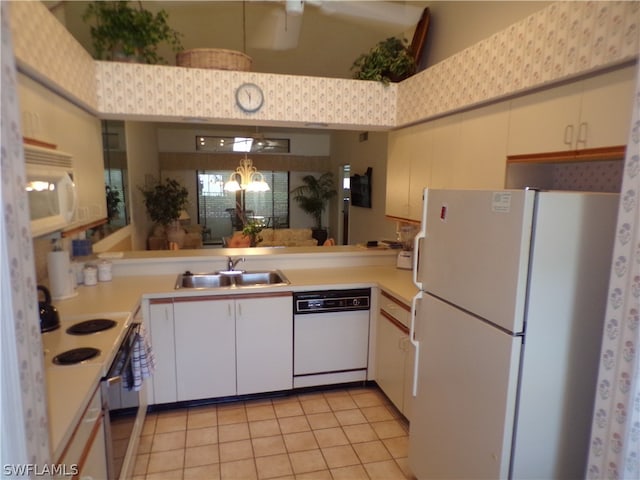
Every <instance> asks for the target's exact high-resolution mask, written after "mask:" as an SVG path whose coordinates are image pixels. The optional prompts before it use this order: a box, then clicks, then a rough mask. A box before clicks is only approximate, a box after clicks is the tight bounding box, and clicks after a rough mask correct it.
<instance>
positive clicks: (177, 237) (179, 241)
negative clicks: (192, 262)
mask: <svg viewBox="0 0 640 480" xmlns="http://www.w3.org/2000/svg"><path fill="white" fill-rule="evenodd" d="M165 231H166V232H167V241H168V242H169V244H171V243H174V244H175V245H176V246H177V247H178V248H182V247H183V246H184V237H185V236H186V232H185V231H184V228H182V226H181V225H180V222H179V221H178V220H174V221H173V222H171V223H170V224H168V225H167V226H166V228H165ZM169 248H171V245H170V246H169Z"/></svg>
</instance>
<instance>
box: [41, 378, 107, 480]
mask: <svg viewBox="0 0 640 480" xmlns="http://www.w3.org/2000/svg"><path fill="white" fill-rule="evenodd" d="M56 463H57V464H58V465H60V466H62V467H63V468H64V471H62V472H59V474H56V475H54V478H55V479H56V480H62V479H69V478H71V475H73V478H80V479H91V478H95V479H99V478H107V454H106V445H105V432H104V414H103V412H102V401H101V396H100V389H99V388H98V389H97V390H96V392H95V393H94V394H93V397H92V399H91V400H90V401H89V405H88V406H87V409H86V410H85V412H84V413H83V415H82V418H81V419H80V421H79V422H78V425H77V426H76V428H75V431H74V433H73V436H72V437H71V440H69V443H68V444H67V446H66V447H65V449H64V454H63V456H62V458H61V459H59V460H58V461H57V462H56Z"/></svg>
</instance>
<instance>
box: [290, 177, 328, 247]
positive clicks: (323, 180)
mask: <svg viewBox="0 0 640 480" xmlns="http://www.w3.org/2000/svg"><path fill="white" fill-rule="evenodd" d="M302 182H303V185H300V186H299V187H296V188H294V189H293V190H291V194H292V195H293V199H294V200H295V201H296V202H298V205H300V208H301V209H302V210H304V211H305V212H306V213H308V214H309V215H311V216H312V217H313V220H314V222H315V227H314V228H313V238H315V239H316V240H318V244H322V243H324V241H325V240H326V239H327V230H326V228H324V227H323V226H322V213H323V212H324V211H325V210H326V208H327V204H328V203H329V200H331V198H332V197H333V196H334V195H336V194H337V190H336V187H335V183H334V181H333V175H332V174H331V172H325V173H323V174H322V175H320V176H319V177H317V178H316V177H314V176H313V175H305V176H304V177H302Z"/></svg>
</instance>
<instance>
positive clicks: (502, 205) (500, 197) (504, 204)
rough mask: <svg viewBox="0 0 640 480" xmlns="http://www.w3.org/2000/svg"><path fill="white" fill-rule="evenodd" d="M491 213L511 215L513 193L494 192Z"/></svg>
mask: <svg viewBox="0 0 640 480" xmlns="http://www.w3.org/2000/svg"><path fill="white" fill-rule="evenodd" d="M491 211H492V212H494V213H509V212H510V211H511V192H493V200H492V202H491Z"/></svg>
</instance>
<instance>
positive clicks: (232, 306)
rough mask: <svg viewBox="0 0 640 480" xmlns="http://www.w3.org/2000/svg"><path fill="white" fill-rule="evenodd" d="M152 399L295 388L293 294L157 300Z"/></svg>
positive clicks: (152, 304)
mask: <svg viewBox="0 0 640 480" xmlns="http://www.w3.org/2000/svg"><path fill="white" fill-rule="evenodd" d="M149 316H150V318H149V327H150V334H151V342H152V346H153V350H154V355H155V359H156V371H155V373H154V375H153V381H152V382H151V383H152V388H153V400H152V403H155V404H160V403H173V402H176V401H188V400H197V399H204V398H215V397H225V396H232V395H244V394H250V393H261V392H271V391H278V390H287V389H290V388H292V386H293V303H292V299H291V292H284V293H264V294H248V295H236V296H229V295H220V296H206V297H180V298H175V299H173V298H169V299H155V300H152V301H151V302H150V305H149Z"/></svg>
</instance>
